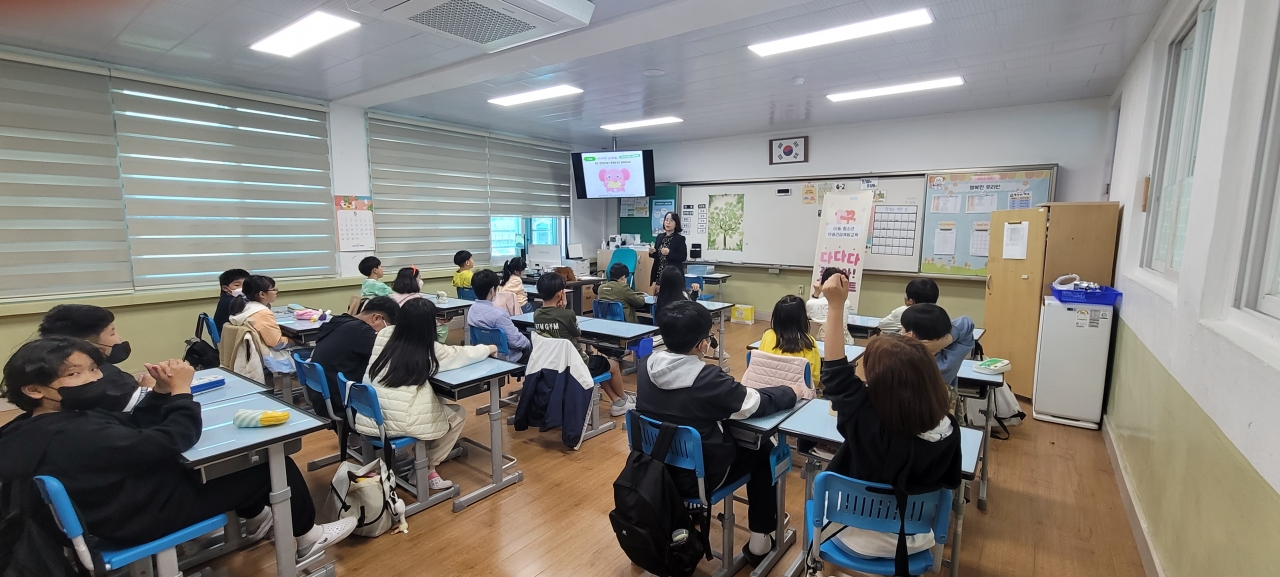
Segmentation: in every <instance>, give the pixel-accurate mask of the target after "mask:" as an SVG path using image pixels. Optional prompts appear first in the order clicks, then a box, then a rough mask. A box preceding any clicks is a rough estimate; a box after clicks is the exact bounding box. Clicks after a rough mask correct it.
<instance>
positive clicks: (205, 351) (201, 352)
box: [182, 313, 222, 370]
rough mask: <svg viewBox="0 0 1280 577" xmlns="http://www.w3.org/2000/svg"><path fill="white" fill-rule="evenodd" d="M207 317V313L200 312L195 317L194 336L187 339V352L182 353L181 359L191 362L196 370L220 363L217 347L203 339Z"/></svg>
mask: <svg viewBox="0 0 1280 577" xmlns="http://www.w3.org/2000/svg"><path fill="white" fill-rule="evenodd" d="M208 318H209V315H207V314H205V313H200V316H199V317H197V318H196V336H194V337H192V338H189V339H187V352H186V353H184V354H183V355H182V359H183V360H185V361H187V362H188V363H191V366H193V367H195V368H196V370H200V369H216V368H218V367H219V366H221V365H222V358H221V357H219V356H218V349H216V348H214V346H213V345H211V344H209V342H208V341H206V340H204V327H205V322H206V319H208Z"/></svg>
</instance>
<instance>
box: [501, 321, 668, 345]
mask: <svg viewBox="0 0 1280 577" xmlns="http://www.w3.org/2000/svg"><path fill="white" fill-rule="evenodd" d="M577 319H578V330H579V331H581V332H582V336H581V337H579V339H578V340H579V341H586V342H587V343H589V344H591V345H600V346H604V347H609V348H615V349H616V348H622V349H624V350H625V349H627V348H628V347H629V346H630V345H631V344H633V343H635V342H638V341H639V340H640V339H643V338H645V337H651V336H653V335H655V334H657V333H658V327H655V326H653V325H641V324H636V323H624V322H621V321H608V320H604V319H597V318H592V317H583V316H580V317H577ZM511 323H512V324H514V325H515V326H516V328H518V329H522V330H523V329H530V330H532V328H533V313H525V314H522V315H516V316H514V317H511Z"/></svg>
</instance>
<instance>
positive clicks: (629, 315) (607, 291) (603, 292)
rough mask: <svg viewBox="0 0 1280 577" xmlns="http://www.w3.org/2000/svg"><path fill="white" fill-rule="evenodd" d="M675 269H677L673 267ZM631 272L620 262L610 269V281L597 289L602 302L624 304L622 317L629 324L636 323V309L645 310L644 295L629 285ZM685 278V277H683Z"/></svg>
mask: <svg viewBox="0 0 1280 577" xmlns="http://www.w3.org/2000/svg"><path fill="white" fill-rule="evenodd" d="M671 268H675V267H671ZM629 274H631V271H630V270H628V269H627V265H625V264H622V263H620V262H615V263H613V266H611V267H609V281H608V282H606V283H604V284H602V285H600V288H599V289H596V296H597V297H598V298H600V299H601V300H606V301H616V302H620V303H622V316H623V317H624V318H625V319H626V321H627V322H629V323H634V322H636V309H640V308H644V305H645V302H644V293H640V292H636V291H633V290H631V287H630V286H628V285H627V275H629ZM682 276H683V275H682Z"/></svg>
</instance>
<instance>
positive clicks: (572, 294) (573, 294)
mask: <svg viewBox="0 0 1280 577" xmlns="http://www.w3.org/2000/svg"><path fill="white" fill-rule="evenodd" d="M544 274H545V273H544ZM520 280H522V281H524V282H525V287H526V288H525V292H528V293H529V294H531V295H536V294H538V290H537V284H538V277H535V276H531V275H527V274H526V275H524V277H523V278H521V279H520ZM603 282H604V279H603V278H600V277H596V276H580V277H578V278H577V280H572V281H571V280H567V279H566V280H565V283H564V288H565V291H566V293H567V294H566V296H568V297H569V307H570V308H572V309H573V312H574V313H576V314H582V295H583V293H585V292H586V290H585V287H598V286H600V284H601V283H603ZM529 285H534V290H533V292H529V290H528V288H527V287H528V286H529ZM575 288H576V289H578V290H569V289H575Z"/></svg>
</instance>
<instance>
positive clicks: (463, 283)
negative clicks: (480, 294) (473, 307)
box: [453, 269, 474, 288]
mask: <svg viewBox="0 0 1280 577" xmlns="http://www.w3.org/2000/svg"><path fill="white" fill-rule="evenodd" d="M473 273H474V271H472V270H471V269H467V270H460V271H458V272H455V273H453V286H454V287H455V288H471V275H472V274H473Z"/></svg>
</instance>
